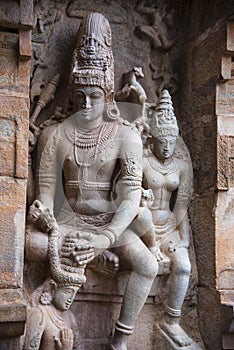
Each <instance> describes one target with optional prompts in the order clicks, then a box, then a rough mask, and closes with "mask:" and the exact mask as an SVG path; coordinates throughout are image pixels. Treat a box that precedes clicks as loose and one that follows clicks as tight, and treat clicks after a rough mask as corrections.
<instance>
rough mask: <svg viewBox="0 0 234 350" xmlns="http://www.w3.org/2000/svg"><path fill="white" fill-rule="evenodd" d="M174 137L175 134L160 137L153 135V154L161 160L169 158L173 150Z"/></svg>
mask: <svg viewBox="0 0 234 350" xmlns="http://www.w3.org/2000/svg"><path fill="white" fill-rule="evenodd" d="M176 139H177V138H176V137H175V136H171V135H168V136H163V137H160V138H157V137H153V150H154V154H155V156H156V157H157V158H158V159H161V160H166V159H169V158H171V157H172V155H173V153H174V150H175V145H176Z"/></svg>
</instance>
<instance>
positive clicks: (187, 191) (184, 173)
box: [173, 161, 193, 248]
mask: <svg viewBox="0 0 234 350" xmlns="http://www.w3.org/2000/svg"><path fill="white" fill-rule="evenodd" d="M178 168H179V169H181V172H180V184H179V187H178V191H177V198H176V203H175V207H174V209H173V212H174V213H175V217H176V224H177V229H178V230H179V233H180V237H181V242H180V244H179V246H180V247H185V248H188V247H189V218H188V207H189V204H190V201H191V197H192V192H193V173H192V169H191V166H190V164H187V163H186V162H185V161H180V162H179V167H178Z"/></svg>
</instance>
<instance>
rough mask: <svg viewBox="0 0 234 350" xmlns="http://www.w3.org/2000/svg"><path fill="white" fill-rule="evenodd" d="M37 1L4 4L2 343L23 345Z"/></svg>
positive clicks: (0, 73) (0, 83)
mask: <svg viewBox="0 0 234 350" xmlns="http://www.w3.org/2000/svg"><path fill="white" fill-rule="evenodd" d="M32 18H33V1H32V0H21V1H13V0H11V1H7V0H2V1H1V8H0V27H1V29H0V154H1V156H0V240H1V246H0V348H1V349H2V350H4V349H8V350H10V349H19V337H20V335H21V334H22V333H23V332H24V324H25V320H26V304H25V302H24V299H23V295H22V286H23V265H24V231H25V210H26V182H27V158H28V118H29V78H30V57H31V28H32Z"/></svg>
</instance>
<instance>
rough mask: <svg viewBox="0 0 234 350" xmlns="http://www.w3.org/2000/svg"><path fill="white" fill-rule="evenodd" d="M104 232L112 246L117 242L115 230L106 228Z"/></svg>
mask: <svg viewBox="0 0 234 350" xmlns="http://www.w3.org/2000/svg"><path fill="white" fill-rule="evenodd" d="M102 234H103V235H104V236H106V237H107V238H109V240H110V243H111V246H113V245H114V244H115V241H116V235H115V232H114V231H113V230H112V229H110V228H105V230H104V231H103V232H102Z"/></svg>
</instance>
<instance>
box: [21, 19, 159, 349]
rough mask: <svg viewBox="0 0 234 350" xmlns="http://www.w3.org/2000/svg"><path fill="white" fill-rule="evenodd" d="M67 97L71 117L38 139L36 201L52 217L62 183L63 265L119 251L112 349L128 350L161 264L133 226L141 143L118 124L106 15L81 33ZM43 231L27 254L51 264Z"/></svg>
mask: <svg viewBox="0 0 234 350" xmlns="http://www.w3.org/2000/svg"><path fill="white" fill-rule="evenodd" d="M70 91H71V98H72V100H73V115H72V116H71V117H70V118H68V119H67V120H65V121H64V122H63V123H61V124H60V125H59V127H57V128H56V129H55V130H54V132H51V130H50V129H49V128H47V129H48V130H47V129H45V130H44V131H43V133H42V135H41V137H40V140H39V144H38V154H39V159H38V168H37V175H38V195H37V198H38V199H39V200H40V201H41V202H42V204H43V205H44V206H46V207H47V208H49V210H50V211H51V212H52V213H54V208H55V203H54V202H55V194H56V193H58V192H59V191H58V187H56V186H57V185H58V183H59V182H60V183H62V184H63V188H62V189H63V191H64V197H65V198H64V203H63V205H62V208H61V210H60V213H59V215H58V217H57V223H58V227H59V232H60V237H59V247H61V251H62V253H63V256H64V259H66V255H67V256H68V257H70V256H73V258H74V260H75V264H76V265H77V266H79V265H80V266H84V265H85V264H87V263H89V262H90V261H91V260H92V259H93V258H94V257H95V256H96V255H98V254H100V252H103V250H105V249H106V248H109V247H115V249H116V253H117V254H118V256H119V257H120V260H122V262H123V265H124V267H125V268H126V269H128V270H130V271H131V274H130V278H129V281H128V284H127V287H126V291H125V294H124V299H123V305H122V309H121V313H120V317H119V320H118V321H117V322H116V332H115V335H114V337H113V339H112V344H111V347H112V349H115V350H127V339H128V336H129V335H130V334H131V333H132V332H133V326H134V322H135V320H136V318H137V316H138V314H139V312H140V311H141V309H142V307H143V305H144V303H145V300H146V298H147V296H148V294H149V291H150V288H151V285H152V283H153V281H154V278H155V276H156V274H157V269H158V266H157V261H156V259H155V257H154V256H153V255H152V254H151V253H150V251H149V250H148V249H147V248H146V246H145V245H144V244H143V242H142V241H141V239H140V238H139V237H138V236H137V235H136V234H135V233H134V232H133V231H132V230H130V229H129V228H128V226H129V224H130V223H131V221H132V220H133V219H134V217H135V216H136V215H137V212H138V207H139V203H140V198H141V181H142V142H141V139H140V137H139V135H137V133H135V132H134V131H133V130H132V129H131V128H130V127H128V126H125V125H123V123H122V122H121V121H120V120H118V119H117V118H116V115H117V109H116V108H115V105H114V101H113V94H114V75H113V56H112V50H111V31H110V25H109V23H108V21H107V20H106V19H105V17H103V16H102V15H101V14H98V13H91V14H89V15H88V16H87V18H86V20H85V21H84V24H83V26H81V28H80V30H79V35H78V44H77V47H76V49H75V51H74V56H73V65H72V72H71V82H70ZM114 118H115V119H114ZM38 228H39V227H38ZM38 228H35V227H34V228H33V227H31V228H30V230H28V232H27V247H26V254H27V257H28V258H29V259H31V260H46V259H47V246H48V236H47V235H46V234H44V233H42V232H41V231H40V230H38ZM77 241H80V242H81V243H80V244H77Z"/></svg>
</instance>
